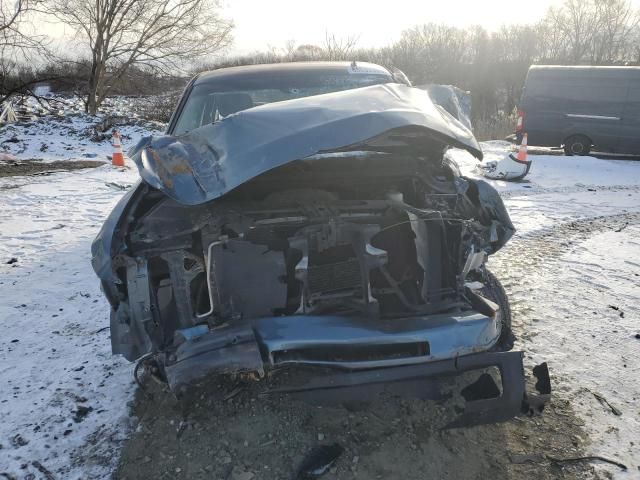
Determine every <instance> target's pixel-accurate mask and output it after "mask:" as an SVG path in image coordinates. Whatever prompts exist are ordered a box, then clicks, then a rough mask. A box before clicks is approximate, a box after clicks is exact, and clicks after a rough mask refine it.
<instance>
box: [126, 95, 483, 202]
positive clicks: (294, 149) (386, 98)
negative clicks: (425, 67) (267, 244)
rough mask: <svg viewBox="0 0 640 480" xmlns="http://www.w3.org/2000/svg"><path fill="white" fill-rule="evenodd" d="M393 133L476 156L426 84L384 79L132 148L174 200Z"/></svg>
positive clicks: (200, 197)
mask: <svg viewBox="0 0 640 480" xmlns="http://www.w3.org/2000/svg"><path fill="white" fill-rule="evenodd" d="M388 132H389V133H393V145H394V148H395V149H400V150H401V149H402V148H403V147H404V148H405V149H414V150H415V149H416V147H418V148H419V147H420V142H421V141H423V142H424V143H425V145H427V144H428V142H430V143H431V144H433V142H434V141H436V142H440V143H442V145H443V146H445V145H450V146H454V147H459V148H463V149H465V150H468V151H469V152H471V153H472V154H473V155H474V156H476V157H477V158H479V159H481V158H482V152H481V150H480V146H479V144H478V142H477V141H476V139H475V138H474V136H473V134H472V133H471V132H470V131H469V130H468V129H467V128H466V127H464V126H463V125H462V124H461V123H460V122H459V121H458V120H456V119H455V118H453V117H452V116H451V115H450V114H449V113H447V112H446V111H445V110H444V109H443V108H442V107H439V106H436V105H434V104H433V102H432V101H431V99H430V97H429V94H428V93H427V92H425V91H423V90H419V89H416V88H412V87H408V86H406V85H400V84H384V85H375V86H371V87H365V88H359V89H355V90H347V91H343V92H337V93H330V94H326V95H317V96H313V97H305V98H299V99H295V100H289V101H284V102H277V103H271V104H268V105H263V106H259V107H255V108H250V109H248V110H243V111H240V112H238V113H236V114H233V115H230V116H228V117H226V118H224V119H223V120H221V121H218V122H216V123H214V124H211V125H206V126H204V127H201V128H198V129H195V130H193V131H191V132H189V133H187V134H185V135H182V136H179V137H173V136H163V137H146V138H143V139H142V140H141V141H140V142H139V143H138V145H136V146H135V147H134V148H133V149H131V151H130V152H129V156H130V157H131V158H133V160H134V161H135V162H136V165H137V166H138V170H139V172H140V176H141V177H142V179H143V180H144V181H145V182H146V183H148V184H149V185H151V186H152V187H154V188H157V189H159V190H162V191H163V192H165V193H166V194H167V195H168V196H170V197H171V198H173V199H175V200H176V201H178V202H180V203H183V204H187V205H197V204H200V203H204V202H207V201H209V200H213V199H216V198H218V197H220V196H222V195H224V194H225V193H227V192H229V191H231V190H232V189H234V188H235V187H237V186H239V185H241V184H242V183H244V182H246V181H248V180H250V179H252V178H254V177H256V176H258V175H260V174H262V173H265V172H267V171H269V170H272V169H274V168H276V167H279V166H282V165H285V164H287V163H289V162H292V161H295V160H300V159H304V158H306V157H309V156H312V155H314V154H317V153H320V152H326V151H332V150H339V149H345V148H348V147H354V148H356V149H363V148H365V147H366V142H367V141H368V140H372V139H376V141H377V142H378V144H379V141H380V136H382V135H384V134H386V133H388Z"/></svg>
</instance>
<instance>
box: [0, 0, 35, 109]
mask: <svg viewBox="0 0 640 480" xmlns="http://www.w3.org/2000/svg"><path fill="white" fill-rule="evenodd" d="M40 3H41V2H40V1H39V0H17V1H15V0H0V103H1V102H4V101H5V100H7V99H8V98H10V97H11V96H13V95H16V94H24V93H28V91H29V89H30V88H31V87H32V86H33V85H34V84H36V83H38V82H39V81H41V80H42V78H39V76H38V75H37V73H36V71H35V68H33V66H32V64H33V63H34V62H33V60H34V59H35V58H36V57H37V56H38V55H41V54H43V53H44V52H45V47H46V42H45V37H44V36H42V35H37V34H35V32H34V31H33V30H34V29H33V25H32V24H31V23H30V22H29V21H28V18H27V16H28V15H29V13H31V12H34V11H35V10H36V9H37V8H38V7H39V5H40Z"/></svg>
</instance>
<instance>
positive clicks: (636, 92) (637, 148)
mask: <svg viewBox="0 0 640 480" xmlns="http://www.w3.org/2000/svg"><path fill="white" fill-rule="evenodd" d="M635 83H636V85H634V84H633V83H632V84H631V86H630V87H629V92H628V94H627V102H626V104H625V107H624V111H623V113H622V121H621V122H620V128H621V130H622V135H623V138H621V139H620V146H621V149H620V152H621V153H635V154H640V84H637V82H635Z"/></svg>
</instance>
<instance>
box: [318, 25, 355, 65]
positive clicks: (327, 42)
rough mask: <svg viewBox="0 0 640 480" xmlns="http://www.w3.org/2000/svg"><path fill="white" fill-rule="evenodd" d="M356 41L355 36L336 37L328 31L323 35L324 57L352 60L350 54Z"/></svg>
mask: <svg viewBox="0 0 640 480" xmlns="http://www.w3.org/2000/svg"><path fill="white" fill-rule="evenodd" d="M357 43H358V37H357V36H348V37H345V38H338V37H336V36H335V35H334V34H330V33H329V32H326V33H325V37H324V46H323V50H324V57H325V58H326V59H327V60H353V59H352V58H351V55H352V53H353V51H354V49H355V48H356V45H357Z"/></svg>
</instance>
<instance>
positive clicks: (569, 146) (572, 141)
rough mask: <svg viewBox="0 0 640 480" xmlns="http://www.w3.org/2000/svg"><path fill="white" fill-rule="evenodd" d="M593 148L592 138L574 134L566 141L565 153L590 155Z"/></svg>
mask: <svg viewBox="0 0 640 480" xmlns="http://www.w3.org/2000/svg"><path fill="white" fill-rule="evenodd" d="M590 150H591V140H589V139H588V138H587V137H585V136H584V135H574V136H572V137H569V138H567V139H566V140H565V141H564V154H565V155H588V154H589V151H590Z"/></svg>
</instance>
